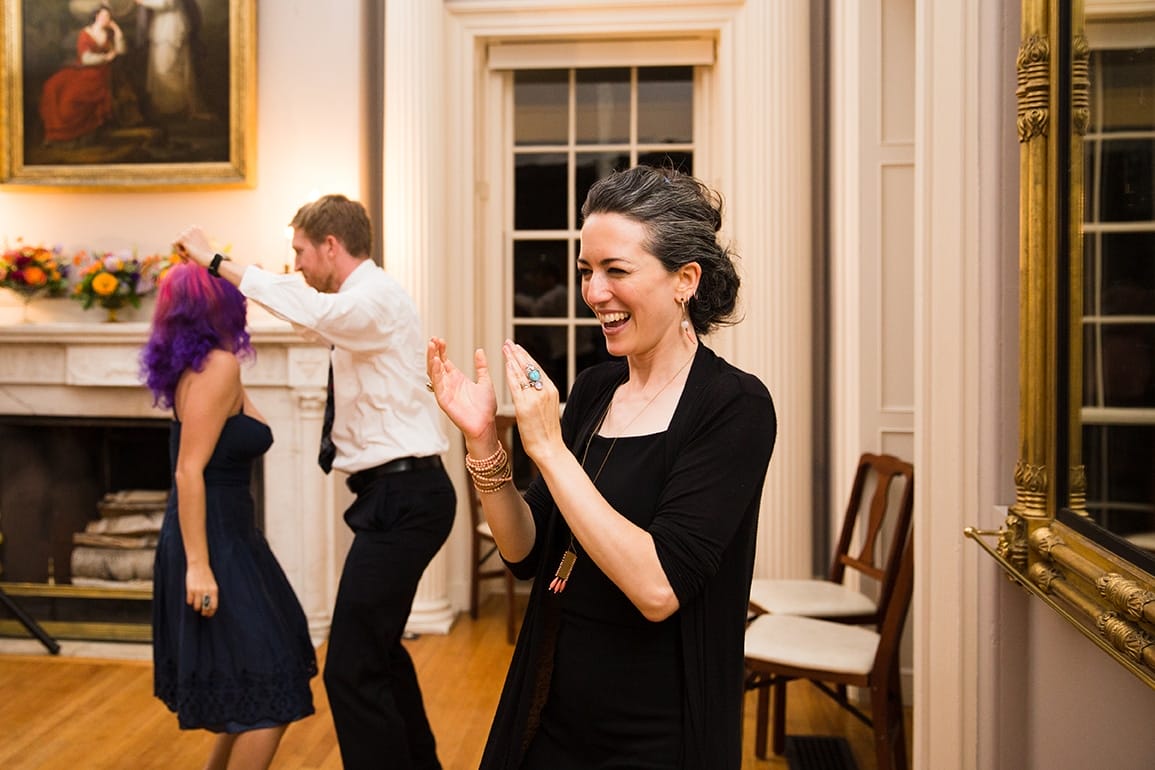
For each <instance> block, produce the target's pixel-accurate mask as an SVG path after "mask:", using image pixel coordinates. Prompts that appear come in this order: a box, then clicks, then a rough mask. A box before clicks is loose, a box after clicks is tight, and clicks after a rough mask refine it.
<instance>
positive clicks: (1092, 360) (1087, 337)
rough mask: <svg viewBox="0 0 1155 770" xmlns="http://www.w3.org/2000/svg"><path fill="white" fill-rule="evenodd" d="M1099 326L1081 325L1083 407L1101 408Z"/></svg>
mask: <svg viewBox="0 0 1155 770" xmlns="http://www.w3.org/2000/svg"><path fill="white" fill-rule="evenodd" d="M1098 332H1099V324H1084V325H1083V406H1102V405H1103V404H1102V401H1101V400H1100V394H1099V356H1100V352H1099V344H1098V341H1099V336H1098Z"/></svg>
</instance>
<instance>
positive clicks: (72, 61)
mask: <svg viewBox="0 0 1155 770" xmlns="http://www.w3.org/2000/svg"><path fill="white" fill-rule="evenodd" d="M0 2H2V4H3V5H2V10H0V13H2V14H3V16H2V17H0V30H2V35H0V61H3V67H4V69H3V81H2V82H3V89H2V96H0V189H4V188H13V187H16V188H35V189H42V190H47V189H54V190H62V189H63V190H67V189H71V190H93V191H97V190H135V189H151V190H163V189H189V188H206V187H251V186H252V185H253V184H254V180H253V174H254V169H255V142H256V128H255V127H256V18H255V17H256V0H180V2H177V3H175V4H172V3H161V2H155V5H156V6H169V7H166V8H158V9H151V8H148V7H147V6H149V5H152V4H153V3H150V2H149V0H140V2H137V0H104V2H101V0H0ZM101 8H104V9H106V10H105V12H104V13H101V12H100V9H101ZM110 22H111V23H110Z"/></svg>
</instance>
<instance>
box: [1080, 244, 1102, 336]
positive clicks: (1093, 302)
mask: <svg viewBox="0 0 1155 770" xmlns="http://www.w3.org/2000/svg"><path fill="white" fill-rule="evenodd" d="M1099 238H1100V235H1099V234H1098V233H1087V235H1086V236H1085V237H1084V238H1083V315H1085V316H1088V315H1099V294H1098V292H1099V288H1098V287H1099V279H1098V273H1097V270H1096V267H1095V265H1096V259H1097V255H1098V249H1097V246H1098V243H1099Z"/></svg>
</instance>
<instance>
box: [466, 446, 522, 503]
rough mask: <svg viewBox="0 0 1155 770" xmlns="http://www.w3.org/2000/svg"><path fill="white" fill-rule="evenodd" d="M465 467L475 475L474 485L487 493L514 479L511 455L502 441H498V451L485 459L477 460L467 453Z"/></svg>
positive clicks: (471, 474) (478, 489) (479, 490)
mask: <svg viewBox="0 0 1155 770" xmlns="http://www.w3.org/2000/svg"><path fill="white" fill-rule="evenodd" d="M465 467H466V468H467V469H468V470H469V475H470V476H472V477H473V486H474V487H476V488H477V491H478V492H483V493H485V494H489V493H491V492H496V491H497V490H499V489H501V488H502V487H504V486H505V485H506V484H508V483H509V482H510V481H512V480H513V469H512V468H511V467H510V465H509V455H508V454H506V452H505V447H503V446H502V445H501V442H500V441H499V442H498V443H497V451H496V452H494V453H493V454H491V455H490V456H489V457H487V458H485V459H484V460H475V459H473V458H472V457H470V456H469V455H468V454H467V455H465Z"/></svg>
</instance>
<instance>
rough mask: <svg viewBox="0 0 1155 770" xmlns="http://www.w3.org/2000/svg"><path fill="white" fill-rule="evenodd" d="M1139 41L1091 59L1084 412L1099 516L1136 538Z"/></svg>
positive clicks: (1146, 264) (1147, 169) (1149, 288)
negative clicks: (1091, 99) (1091, 98)
mask: <svg viewBox="0 0 1155 770" xmlns="http://www.w3.org/2000/svg"><path fill="white" fill-rule="evenodd" d="M1134 42H1135V41H1131V42H1128V43H1124V44H1123V45H1120V44H1119V41H1116V42H1115V43H1114V44H1112V45H1111V47H1104V48H1098V47H1096V48H1095V49H1094V50H1092V52H1091V58H1090V80H1091V89H1090V92H1091V94H1092V95H1093V101H1092V103H1091V105H1090V116H1091V122H1090V125H1089V127H1088V131H1087V134H1086V137H1085V142H1084V151H1085V158H1084V160H1085V163H1086V165H1085V168H1086V184H1085V189H1086V199H1085V204H1084V205H1085V214H1084V226H1083V229H1084V244H1083V246H1084V248H1083V253H1084V263H1083V273H1084V274H1083V410H1082V422H1083V436H1082V440H1083V455H1084V457H1085V459H1086V471H1087V504H1086V505H1087V512H1088V513H1089V514H1090V515H1091V516H1092V517H1093V518H1095V519H1096V520H1097V521H1098V522H1099V523H1100V524H1101V525H1102V526H1104V527H1105V528H1107V529H1109V530H1111V531H1113V532H1115V533H1116V534H1119V535H1121V536H1123V537H1128V536H1132V537H1133V538H1134V537H1135V536H1136V535H1139V534H1140V533H1150V532H1152V531H1155V465H1153V460H1152V458H1155V48H1152V47H1150V45H1146V46H1144V45H1142V44H1141V43H1136V44H1135V45H1132V43H1134ZM1144 537H1146V536H1144ZM1141 544H1145V545H1147V546H1148V547H1150V546H1152V545H1155V543H1149V542H1147V541H1142V542H1141Z"/></svg>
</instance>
